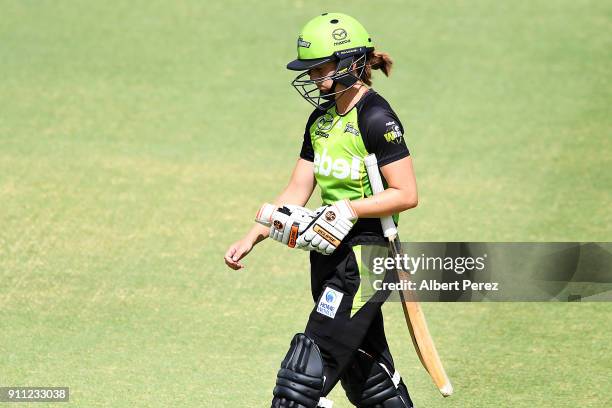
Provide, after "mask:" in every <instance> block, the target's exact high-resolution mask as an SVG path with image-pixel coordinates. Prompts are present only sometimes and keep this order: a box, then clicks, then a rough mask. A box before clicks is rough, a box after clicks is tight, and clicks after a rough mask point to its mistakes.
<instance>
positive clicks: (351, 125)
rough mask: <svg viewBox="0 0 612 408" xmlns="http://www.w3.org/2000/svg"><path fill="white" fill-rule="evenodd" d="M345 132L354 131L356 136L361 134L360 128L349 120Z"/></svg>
mask: <svg viewBox="0 0 612 408" xmlns="http://www.w3.org/2000/svg"><path fill="white" fill-rule="evenodd" d="M344 133H352V134H354V135H355V136H359V129H357V128H356V127H355V126H353V124H352V123H351V122H349V123H347V124H346V127H345V128H344Z"/></svg>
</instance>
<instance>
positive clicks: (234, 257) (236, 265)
mask: <svg viewBox="0 0 612 408" xmlns="http://www.w3.org/2000/svg"><path fill="white" fill-rule="evenodd" d="M251 249H253V242H252V241H251V240H250V239H248V238H247V237H245V238H242V239H241V240H239V241H236V242H234V243H233V244H232V245H230V247H229V248H228V250H227V252H226V253H225V257H224V259H225V264H226V265H227V266H229V267H230V268H232V269H234V270H236V271H237V270H238V269H242V268H244V265H243V264H241V263H240V262H239V261H240V260H241V259H242V258H244V257H245V256H247V254H248V253H249V252H251Z"/></svg>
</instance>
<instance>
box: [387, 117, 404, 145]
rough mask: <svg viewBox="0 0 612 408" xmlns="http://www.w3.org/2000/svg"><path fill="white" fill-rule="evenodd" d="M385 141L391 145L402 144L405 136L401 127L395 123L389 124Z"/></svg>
mask: <svg viewBox="0 0 612 408" xmlns="http://www.w3.org/2000/svg"><path fill="white" fill-rule="evenodd" d="M384 136H385V140H386V141H387V142H389V143H395V144H400V143H402V140H403V136H404V135H403V134H402V130H401V129H400V127H399V126H398V125H397V124H396V123H395V122H387V131H386V132H385V135H384Z"/></svg>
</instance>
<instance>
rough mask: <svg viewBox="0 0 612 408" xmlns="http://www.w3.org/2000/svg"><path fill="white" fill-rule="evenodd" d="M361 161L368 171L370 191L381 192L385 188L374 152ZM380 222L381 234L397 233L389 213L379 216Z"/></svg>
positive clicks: (389, 235) (387, 236) (387, 235)
mask: <svg viewBox="0 0 612 408" xmlns="http://www.w3.org/2000/svg"><path fill="white" fill-rule="evenodd" d="M363 161H364V163H365V166H366V171H367V172H368V179H369V180H370V186H371V187H372V193H374V195H376V194H379V193H382V192H383V191H384V190H385V187H384V186H383V182H382V178H381V177H380V170H379V169H378V161H377V160H376V155H375V154H374V153H372V154H368V155H367V156H366V157H365V158H364V159H363ZM380 223H381V225H382V229H383V234H384V235H385V237H386V238H389V237H393V236H396V235H397V227H396V226H395V222H393V218H392V217H391V216H390V215H387V216H386V217H381V218H380Z"/></svg>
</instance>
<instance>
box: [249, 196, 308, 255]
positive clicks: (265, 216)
mask: <svg viewBox="0 0 612 408" xmlns="http://www.w3.org/2000/svg"><path fill="white" fill-rule="evenodd" d="M315 217H316V214H315V213H314V212H313V211H311V210H309V209H308V208H304V207H300V206H299V205H290V204H285V205H283V206H282V207H276V206H275V205H272V204H264V205H263V206H262V207H261V209H260V210H259V212H258V213H257V216H256V217H255V221H257V222H258V223H260V224H263V225H265V226H269V227H270V238H272V239H274V240H276V241H278V242H280V243H282V244H285V245H287V246H288V247H290V248H294V247H296V246H297V247H300V245H298V244H297V239H298V236H299V234H301V233H302V232H304V230H305V229H306V228H307V227H308V225H310V223H311V222H312V220H313V219H314V218H315ZM303 249H306V248H303Z"/></svg>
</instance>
